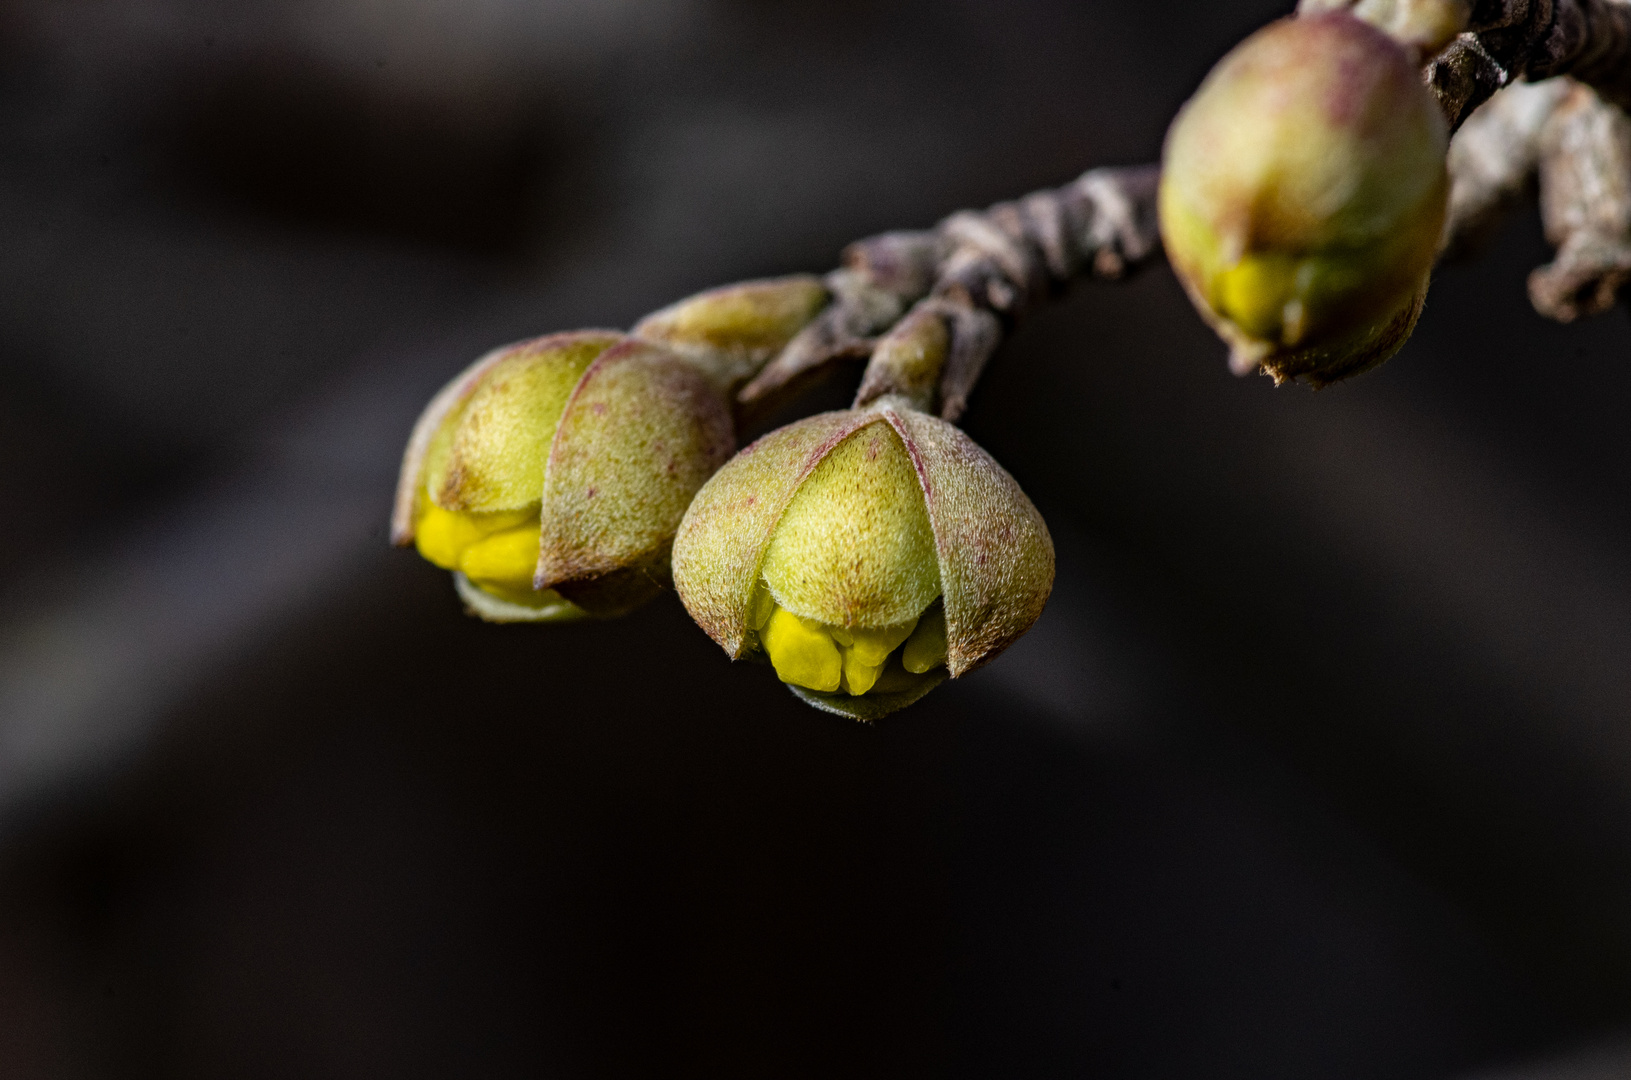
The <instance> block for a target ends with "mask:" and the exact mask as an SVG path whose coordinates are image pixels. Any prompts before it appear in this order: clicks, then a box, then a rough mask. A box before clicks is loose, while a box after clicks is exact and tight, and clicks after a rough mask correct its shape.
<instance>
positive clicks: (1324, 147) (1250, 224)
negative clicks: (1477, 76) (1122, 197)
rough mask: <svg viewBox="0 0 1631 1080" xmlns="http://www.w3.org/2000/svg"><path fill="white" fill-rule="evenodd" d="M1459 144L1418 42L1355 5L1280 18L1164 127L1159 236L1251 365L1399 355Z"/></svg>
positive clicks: (1356, 363) (1240, 362)
mask: <svg viewBox="0 0 1631 1080" xmlns="http://www.w3.org/2000/svg"><path fill="white" fill-rule="evenodd" d="M1447 146H1448V133H1447V127H1446V124H1445V121H1444V117H1443V114H1442V113H1441V112H1440V110H1439V107H1438V104H1437V102H1436V101H1435V100H1434V99H1433V96H1432V94H1431V93H1430V92H1429V91H1428V90H1427V88H1426V87H1425V86H1424V85H1423V83H1422V79H1421V75H1420V73H1419V72H1418V71H1417V70H1416V68H1415V67H1414V66H1413V64H1412V63H1411V59H1410V56H1409V55H1408V53H1407V51H1406V49H1405V48H1404V47H1403V46H1402V45H1400V44H1399V43H1398V42H1397V41H1395V40H1394V39H1393V38H1391V37H1389V36H1388V35H1387V34H1385V33H1383V32H1382V31H1380V30H1378V29H1376V28H1375V27H1373V26H1371V25H1369V24H1368V23H1366V22H1363V21H1361V20H1359V19H1356V18H1354V17H1353V16H1351V15H1348V14H1342V13H1336V14H1326V15H1316V16H1308V17H1303V18H1295V19H1282V20H1280V21H1278V22H1275V23H1271V24H1270V25H1269V26H1267V27H1265V28H1263V29H1262V30H1260V31H1258V32H1257V33H1255V34H1253V35H1252V36H1251V37H1249V38H1247V39H1246V40H1245V41H1244V42H1242V43H1241V44H1240V45H1238V46H1237V47H1236V48H1235V49H1234V50H1233V51H1232V52H1230V53H1229V54H1228V55H1227V56H1225V57H1224V58H1223V60H1221V61H1220V62H1219V63H1218V65H1217V67H1215V68H1214V69H1213V70H1212V72H1211V74H1209V75H1208V76H1207V78H1206V81H1205V82H1204V83H1202V85H1201V88H1200V89H1199V90H1198V91H1197V92H1196V94H1195V96H1194V97H1193V98H1192V99H1190V101H1189V102H1188V103H1187V104H1186V105H1185V106H1184V108H1183V109H1182V110H1181V111H1180V112H1179V114H1178V117H1177V119H1175V120H1174V121H1173V125H1172V129H1171V130H1170V131H1169V132H1168V134H1167V142H1166V149H1165V153H1164V157H1163V162H1162V177H1161V191H1160V212H1161V235H1162V240H1163V242H1164V244H1165V245H1166V251H1167V256H1168V259H1169V260H1170V262H1171V264H1172V266H1173V269H1174V270H1175V271H1176V272H1177V274H1178V277H1179V279H1180V280H1181V281H1182V282H1183V284H1184V287H1185V288H1186V289H1187V290H1188V292H1189V295H1190V297H1191V298H1192V299H1193V300H1194V302H1195V304H1196V307H1197V308H1199V309H1200V311H1201V313H1202V315H1203V316H1205V317H1206V319H1207V321H1208V322H1209V323H1211V325H1212V326H1213V328H1214V329H1216V330H1217V331H1218V333H1219V334H1220V336H1222V337H1223V338H1224V340H1225V341H1226V342H1227V343H1228V344H1229V346H1230V348H1231V350H1232V353H1233V356H1232V363H1233V365H1234V366H1235V368H1236V370H1237V371H1241V372H1242V373H1244V372H1247V371H1251V370H1253V369H1255V368H1257V367H1258V366H1261V367H1262V368H1263V369H1264V370H1266V371H1267V372H1268V373H1269V374H1271V375H1273V376H1274V377H1275V379H1276V381H1283V380H1285V379H1294V378H1298V377H1302V378H1305V379H1307V380H1308V381H1309V382H1311V383H1313V384H1314V385H1322V384H1324V383H1328V382H1332V381H1335V380H1337V379H1340V378H1344V377H1346V376H1348V375H1352V374H1356V373H1358V372H1359V371H1363V370H1365V369H1366V368H1369V367H1372V366H1374V365H1376V364H1379V363H1381V362H1382V361H1383V360H1385V359H1387V358H1388V357H1389V356H1392V355H1393V354H1394V353H1395V352H1397V351H1398V350H1399V348H1400V347H1401V346H1402V345H1403V344H1404V342H1405V340H1406V339H1407V338H1408V337H1409V336H1410V332H1411V330H1412V329H1414V327H1415V323H1416V319H1417V317H1418V316H1419V315H1420V313H1421V307H1422V302H1423V300H1424V298H1425V296H1426V290H1427V279H1428V274H1429V272H1430V271H1431V269H1432V266H1433V261H1434V258H1435V256H1436V254H1437V251H1438V244H1439V238H1440V233H1441V232H1442V229H1443V225H1444V210H1445V200H1446V196H1447V192H1448V176H1447V173H1446V170H1445V154H1446V149H1447Z"/></svg>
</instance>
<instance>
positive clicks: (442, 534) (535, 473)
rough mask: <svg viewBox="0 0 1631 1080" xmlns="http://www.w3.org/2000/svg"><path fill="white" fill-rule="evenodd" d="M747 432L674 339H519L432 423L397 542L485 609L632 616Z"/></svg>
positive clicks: (502, 614)
mask: <svg viewBox="0 0 1631 1080" xmlns="http://www.w3.org/2000/svg"><path fill="white" fill-rule="evenodd" d="M734 441H735V436H734V433H733V429H732V422H731V415H730V410H729V407H728V405H727V403H726V401H725V399H724V397H723V395H722V394H721V392H720V390H719V389H718V388H717V387H715V386H714V385H713V384H712V383H711V382H710V381H709V380H708V379H707V378H706V377H705V376H704V375H703V374H702V373H701V372H699V371H698V370H697V369H696V367H694V366H693V365H692V364H691V363H689V362H688V361H686V360H684V359H682V358H681V357H679V356H677V355H675V354H674V353H673V352H672V351H670V350H668V349H666V348H664V347H663V346H661V345H658V344H655V343H652V342H648V341H641V340H638V339H635V338H629V337H625V336H624V335H622V334H618V333H615V332H612V331H584V332H581V333H571V334H555V335H552V336H550V337H543V338H538V339H536V340H533V341H526V342H521V343H520V344H517V345H511V346H509V347H507V348H503V349H499V350H496V351H495V352H493V353H491V354H489V355H488V356H486V357H484V358H483V359H481V360H479V361H477V363H476V364H475V365H474V366H472V367H471V368H470V369H469V370H467V371H466V372H464V373H463V374H462V375H460V376H459V377H458V378H456V379H454V380H453V382H451V383H450V384H448V386H447V387H446V388H445V389H444V390H443V391H442V392H441V393H440V394H438V395H437V396H436V398H435V399H434V400H432V402H431V403H430V405H429V406H428V407H427V408H426V410H425V412H424V414H423V415H422V416H421V417H420V419H419V423H418V425H417V426H416V427H415V429H414V433H413V437H412V439H411V440H410V441H409V444H408V450H407V453H406V455H405V456H404V459H403V467H402V478H401V482H400V485H399V487H398V490H397V507H396V513H395V516H394V518H393V522H392V533H393V539H394V540H395V541H396V542H397V543H399V544H406V543H410V542H412V543H414V544H415V545H416V546H417V547H418V549H419V552H420V553H421V554H422V555H423V556H424V557H425V558H426V559H428V560H430V561H431V562H433V563H435V564H436V565H437V566H441V567H444V568H446V569H449V570H453V571H455V573H456V575H457V577H456V579H455V580H456V582H457V584H458V588H459V593H460V595H461V596H463V597H464V599H465V601H466V603H467V604H468V605H469V606H470V608H471V609H472V610H473V611H474V612H475V613H476V614H478V615H481V616H482V617H483V618H487V619H490V620H493V621H498V622H514V621H550V620H560V619H569V618H578V617H582V616H583V615H586V614H587V615H596V616H608V615H616V614H620V613H622V612H624V611H627V610H629V609H630V608H632V607H635V606H637V605H638V604H640V603H643V602H644V601H645V600H647V599H649V598H650V597H651V596H652V595H654V594H655V593H656V592H657V591H658V590H659V589H660V588H661V587H662V584H663V583H664V582H665V581H666V580H667V576H668V552H669V547H670V545H671V543H672V538H673V535H674V529H675V527H676V526H677V525H678V524H679V521H680V517H681V516H682V515H683V514H684V512H685V507H686V505H687V504H688V503H689V502H690V500H691V496H692V494H694V493H695V491H696V490H697V488H698V487H700V486H701V484H702V482H703V481H704V480H706V479H707V478H708V476H709V475H710V474H711V473H712V472H713V471H714V470H715V469H716V468H718V467H719V465H720V463H722V462H723V461H724V460H725V459H726V458H727V457H728V456H729V455H730V452H731V449H732V447H733V445H734Z"/></svg>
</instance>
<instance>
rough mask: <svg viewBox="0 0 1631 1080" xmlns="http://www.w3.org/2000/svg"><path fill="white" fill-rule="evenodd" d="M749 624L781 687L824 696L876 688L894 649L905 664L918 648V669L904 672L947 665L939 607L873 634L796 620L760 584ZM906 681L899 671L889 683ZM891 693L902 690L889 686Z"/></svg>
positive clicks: (922, 671) (862, 630)
mask: <svg viewBox="0 0 1631 1080" xmlns="http://www.w3.org/2000/svg"><path fill="white" fill-rule="evenodd" d="M749 622H750V623H751V624H752V626H753V628H754V629H756V630H757V631H758V632H759V643H760V645H762V646H763V647H764V651H765V654H766V655H767V656H768V657H769V658H770V663H771V664H772V666H774V667H775V669H776V676H777V677H778V678H779V679H781V680H782V682H786V683H793V684H794V685H796V686H803V687H806V688H808V689H810V690H821V691H824V692H827V693H832V692H833V691H835V690H843V691H844V692H845V693H848V694H851V695H854V696H860V695H862V694H865V693H867V692H869V691H871V690H872V689H873V688H874V687H877V686H878V684H879V680H880V678H881V677H882V676H883V675H884V673H885V671H886V669H889V657H890V656H891V655H892V654H894V653H895V651H896V650H897V649H900V650H901V651H902V660H903V663H904V662H905V657H906V653H907V650H910V649H911V648H912V642H914V641H916V642H919V646H918V648H917V650H916V651H915V652H913V653H912V654H911V655H912V659H913V661H914V662H915V663H917V664H918V666H916V667H908V668H907V669H906V670H908V671H911V672H913V673H915V674H922V673H924V672H926V671H929V670H931V669H933V668H935V667H938V666H939V665H941V664H943V663H945V659H946V644H945V642H946V622H945V617H944V616H943V615H942V614H941V609H940V608H939V606H938V605H936V606H934V607H933V609H932V610H931V611H929V612H928V613H926V614H925V615H924V616H923V617H922V618H921V619H914V620H912V621H911V622H905V623H897V624H895V625H894V626H885V627H879V628H876V629H872V628H867V627H848V628H846V627H842V626H829V625H827V624H825V623H821V622H818V621H816V620H815V619H806V618H802V617H800V616H798V615H794V614H793V613H792V612H790V611H788V610H786V609H785V608H782V607H780V606H779V605H777V603H776V601H775V598H774V597H773V596H772V595H771V592H770V589H769V587H768V586H767V585H766V584H765V583H764V582H763V581H762V580H761V582H760V583H759V586H758V588H757V589H756V590H755V591H754V595H753V599H752V601H751V606H750V609H749ZM914 631H915V632H914ZM935 642H938V646H936V645H935ZM903 646H904V647H903ZM937 649H938V651H937ZM905 677H906V676H905V675H904V674H902V673H901V672H900V671H898V670H897V671H896V672H895V675H894V676H893V677H892V678H893V683H899V682H900V681H901V679H903V678H905ZM884 681H885V682H889V681H890V680H888V679H886V680H884ZM891 689H894V690H899V689H901V687H900V686H898V685H893V684H892V685H891Z"/></svg>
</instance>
